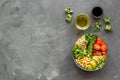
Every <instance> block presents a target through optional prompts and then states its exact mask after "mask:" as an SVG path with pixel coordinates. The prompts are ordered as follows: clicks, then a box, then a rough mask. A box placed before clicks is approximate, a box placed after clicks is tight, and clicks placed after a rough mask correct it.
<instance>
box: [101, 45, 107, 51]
mask: <svg viewBox="0 0 120 80" xmlns="http://www.w3.org/2000/svg"><path fill="white" fill-rule="evenodd" d="M100 49H101V51H107V49H108V48H107V45H104V44H103V45H101V48H100Z"/></svg>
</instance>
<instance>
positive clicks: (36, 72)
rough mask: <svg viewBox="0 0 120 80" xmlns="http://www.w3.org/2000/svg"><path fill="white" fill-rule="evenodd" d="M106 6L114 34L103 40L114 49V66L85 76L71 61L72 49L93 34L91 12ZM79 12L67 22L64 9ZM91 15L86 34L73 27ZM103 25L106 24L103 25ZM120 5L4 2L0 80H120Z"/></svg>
mask: <svg viewBox="0 0 120 80" xmlns="http://www.w3.org/2000/svg"><path fill="white" fill-rule="evenodd" d="M94 6H101V7H102V8H103V9H104V17H111V18H112V21H111V25H112V26H113V32H105V31H104V30H103V29H104V25H103V26H102V29H101V31H100V32H96V33H95V34H98V35H100V36H101V37H102V38H103V39H104V40H105V41H106V43H107V44H108V46H109V52H110V53H109V60H108V62H107V64H106V65H105V66H104V68H103V69H102V70H100V71H97V72H85V71H82V70H81V69H79V68H78V67H77V66H76V65H75V64H74V62H73V60H72V55H71V54H72V53H71V48H72V46H73V44H74V42H75V41H76V40H77V38H79V37H80V36H81V35H83V34H86V33H94V32H93V28H94V24H93V23H94V21H95V20H93V18H92V16H91V9H92V8H93V7H94ZM68 7H70V8H72V9H73V10H74V14H73V21H72V23H70V24H67V23H66V22H65V17H66V14H65V13H64V11H63V10H64V8H68ZM83 12H84V13H87V14H88V15H89V16H90V17H91V19H92V24H91V26H90V28H89V29H88V30H86V31H79V30H77V29H76V28H75V27H74V18H75V16H76V15H78V14H79V13H83ZM100 21H101V22H102V20H100ZM119 34H120V0H0V80H119V79H120V61H119V60H120V54H119V50H120V42H119V41H120V35H119Z"/></svg>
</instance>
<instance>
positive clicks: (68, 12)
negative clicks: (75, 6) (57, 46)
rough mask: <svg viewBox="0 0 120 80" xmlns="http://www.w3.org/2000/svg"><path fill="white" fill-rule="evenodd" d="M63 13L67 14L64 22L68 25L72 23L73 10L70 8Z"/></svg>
mask: <svg viewBox="0 0 120 80" xmlns="http://www.w3.org/2000/svg"><path fill="white" fill-rule="evenodd" d="M64 12H65V13H67V17H66V18H65V21H66V22H67V23H70V22H71V21H72V15H71V14H73V10H72V9H71V8H65V9H64Z"/></svg>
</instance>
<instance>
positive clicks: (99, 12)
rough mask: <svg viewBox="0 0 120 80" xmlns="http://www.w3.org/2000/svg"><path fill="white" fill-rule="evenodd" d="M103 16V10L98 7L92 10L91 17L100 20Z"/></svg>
mask: <svg viewBox="0 0 120 80" xmlns="http://www.w3.org/2000/svg"><path fill="white" fill-rule="evenodd" d="M102 15H103V9H102V8H101V7H99V6H96V7H94V8H93V9H92V16H93V17H94V18H96V19H99V18H101V17H102Z"/></svg>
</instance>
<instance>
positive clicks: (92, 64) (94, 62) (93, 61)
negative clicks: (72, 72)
mask: <svg viewBox="0 0 120 80" xmlns="http://www.w3.org/2000/svg"><path fill="white" fill-rule="evenodd" d="M90 65H91V66H92V67H93V68H96V66H97V62H96V61H95V60H92V61H90Z"/></svg>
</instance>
